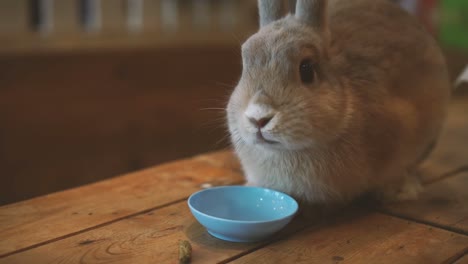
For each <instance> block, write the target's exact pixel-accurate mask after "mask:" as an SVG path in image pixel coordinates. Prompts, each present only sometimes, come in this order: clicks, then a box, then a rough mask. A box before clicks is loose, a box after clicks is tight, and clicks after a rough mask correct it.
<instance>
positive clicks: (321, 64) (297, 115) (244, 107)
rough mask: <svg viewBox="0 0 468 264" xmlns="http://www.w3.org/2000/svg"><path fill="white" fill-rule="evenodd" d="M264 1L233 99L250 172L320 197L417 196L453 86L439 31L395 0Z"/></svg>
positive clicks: (302, 196) (239, 143)
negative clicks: (433, 32)
mask: <svg viewBox="0 0 468 264" xmlns="http://www.w3.org/2000/svg"><path fill="white" fill-rule="evenodd" d="M281 2H282V1H278V0H276V1H275V0H264V1H262V0H259V10H260V26H261V28H260V30H259V31H258V32H257V33H256V34H254V35H253V36H251V37H250V38H249V39H248V40H247V41H246V42H245V43H244V44H243V45H242V60H243V71H242V76H241V79H240V81H239V83H238V85H237V87H236V88H235V90H234V92H233V93H232V95H231V98H230V101H229V103H228V106H227V117H228V126H229V131H230V133H231V139H232V142H233V145H234V147H235V150H236V152H237V155H238V156H239V158H240V161H241V163H242V166H243V169H244V172H245V174H246V177H247V183H248V184H251V185H257V186H263V187H268V188H272V189H276V190H279V191H283V192H285V193H288V194H291V195H292V196H294V197H295V198H297V199H299V200H301V201H304V202H308V203H314V204H317V203H318V204H332V203H339V202H346V201H349V200H351V199H353V198H355V197H356V196H358V195H361V194H363V193H367V192H378V193H381V194H384V195H385V197H387V198H391V199H395V198H396V199H407V198H415V197H416V194H417V193H418V191H419V190H420V189H421V185H420V184H419V181H418V179H417V177H415V173H414V171H415V170H416V168H417V166H418V164H419V163H420V162H421V161H422V160H423V159H424V157H425V156H426V155H427V154H428V153H429V152H430V150H431V148H432V147H433V146H434V143H435V141H436V139H437V137H438V134H439V131H440V130H441V127H442V124H443V121H444V117H445V114H446V108H447V104H448V101H449V98H450V94H451V89H450V85H449V79H448V73H447V68H446V64H445V61H444V58H443V56H442V54H441V51H440V49H439V48H438V46H437V44H436V42H435V41H434V40H433V39H432V38H431V36H429V35H428V34H427V33H426V32H425V31H424V29H423V28H422V27H421V26H420V25H419V24H418V23H417V22H416V21H415V19H413V18H412V17H411V16H410V15H409V14H407V13H406V12H405V11H403V10H401V9H400V8H399V7H398V6H396V5H395V4H393V3H391V2H390V1H388V0H352V1H350V0H330V1H326V0H298V1H297V5H296V11H295V14H294V15H291V14H290V15H287V16H286V17H284V18H280V16H281V12H282V8H281Z"/></svg>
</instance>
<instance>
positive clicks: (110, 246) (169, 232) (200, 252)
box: [0, 201, 305, 264]
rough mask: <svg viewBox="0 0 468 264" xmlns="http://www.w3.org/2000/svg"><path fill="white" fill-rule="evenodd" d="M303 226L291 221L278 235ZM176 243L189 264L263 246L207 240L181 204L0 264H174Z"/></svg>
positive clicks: (51, 245) (15, 255)
mask: <svg viewBox="0 0 468 264" xmlns="http://www.w3.org/2000/svg"><path fill="white" fill-rule="evenodd" d="M304 224H305V222H304V221H296V222H294V223H293V224H292V225H291V226H289V228H288V229H287V230H285V232H286V233H285V232H283V233H282V236H285V235H287V233H293V232H296V231H297V230H298V229H300V228H302V227H303V225H304ZM180 240H188V241H189V242H190V244H191V246H192V263H217V262H219V261H223V260H225V259H228V258H232V257H235V256H236V255H239V254H242V253H244V252H247V251H250V250H253V249H255V248H257V247H259V246H261V245H262V244H263V243H231V242H226V241H222V240H219V239H216V238H214V237H212V236H211V235H209V234H208V232H206V230H205V229H204V228H203V227H202V226H201V225H200V224H199V223H198V222H197V221H196V220H195V219H194V218H193V216H192V215H191V213H190V211H189V209H188V206H187V204H186V202H185V201H183V202H179V203H176V204H173V205H170V206H167V207H164V208H161V209H157V210H153V211H150V212H147V213H144V214H140V215H137V216H134V217H131V218H128V219H124V220H122V221H119V222H116V223H112V224H110V225H107V226H104V227H101V228H98V229H95V230H91V231H88V232H86V233H82V234H79V235H76V236H73V237H69V238H66V239H62V240H59V241H56V242H54V243H51V244H47V245H44V246H41V247H37V248H34V249H31V250H28V251H25V252H21V253H19V254H14V255H11V256H8V257H6V258H0V263H5V264H6V263H9V264H13V263H109V262H112V263H177V260H178V252H179V248H178V247H179V241H180Z"/></svg>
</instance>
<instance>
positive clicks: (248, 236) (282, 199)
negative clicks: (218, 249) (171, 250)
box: [188, 186, 299, 242]
mask: <svg viewBox="0 0 468 264" xmlns="http://www.w3.org/2000/svg"><path fill="white" fill-rule="evenodd" d="M188 205H189V207H190V211H191V212H192V214H193V215H194V216H195V218H196V219H197V220H198V222H200V224H201V225H203V226H204V227H206V229H207V230H208V232H209V233H210V234H211V235H213V236H215V237H217V238H219V239H223V240H227V241H232V242H257V241H261V240H264V239H266V238H268V237H269V236H271V235H273V234H274V233H276V232H277V231H279V230H280V229H282V228H283V227H284V226H285V225H287V224H288V223H289V222H290V221H291V220H292V218H293V217H294V215H295V214H296V212H297V210H298V208H299V206H298V204H297V202H296V201H295V200H294V199H293V198H292V197H290V196H288V195H287V194H284V193H281V192H278V191H274V190H270V189H265V188H259V187H248V186H223V187H215V188H210V189H206V190H202V191H199V192H196V193H194V194H192V195H191V196H190V198H189V199H188Z"/></svg>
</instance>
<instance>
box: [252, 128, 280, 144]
mask: <svg viewBox="0 0 468 264" xmlns="http://www.w3.org/2000/svg"><path fill="white" fill-rule="evenodd" d="M255 143H256V144H271V145H275V144H279V142H278V141H274V140H269V139H266V138H265V137H264V136H263V133H262V131H261V130H260V129H259V130H258V131H257V133H256V138H255Z"/></svg>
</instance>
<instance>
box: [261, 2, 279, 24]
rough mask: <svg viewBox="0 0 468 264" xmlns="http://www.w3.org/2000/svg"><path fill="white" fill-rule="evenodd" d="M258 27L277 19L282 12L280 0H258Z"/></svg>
mask: <svg viewBox="0 0 468 264" xmlns="http://www.w3.org/2000/svg"><path fill="white" fill-rule="evenodd" d="M258 11H259V15H260V27H263V26H265V25H268V24H270V23H271V22H273V21H275V20H278V19H279V18H280V17H281V14H282V12H283V1H282V0H258Z"/></svg>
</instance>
